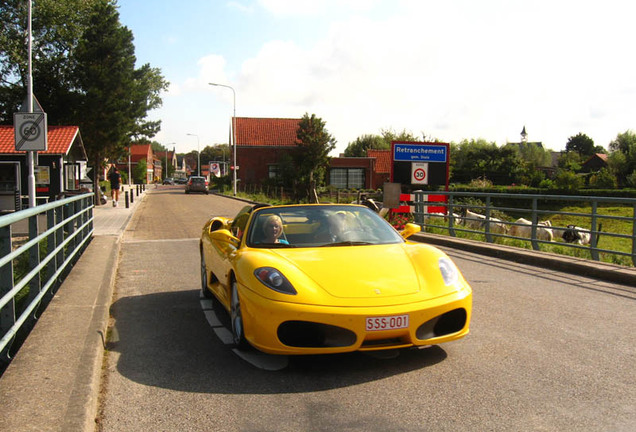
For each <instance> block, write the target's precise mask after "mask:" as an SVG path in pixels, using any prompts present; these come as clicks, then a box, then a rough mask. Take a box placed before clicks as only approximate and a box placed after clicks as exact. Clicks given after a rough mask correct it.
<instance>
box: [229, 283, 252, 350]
mask: <svg viewBox="0 0 636 432" xmlns="http://www.w3.org/2000/svg"><path fill="white" fill-rule="evenodd" d="M230 319H231V320H232V338H233V340H234V346H235V347H236V348H238V349H240V350H245V349H247V348H248V347H249V344H248V343H247V340H246V339H245V332H244V327H243V315H242V314H241V301H240V299H239V296H238V287H237V285H236V281H232V299H231V306H230Z"/></svg>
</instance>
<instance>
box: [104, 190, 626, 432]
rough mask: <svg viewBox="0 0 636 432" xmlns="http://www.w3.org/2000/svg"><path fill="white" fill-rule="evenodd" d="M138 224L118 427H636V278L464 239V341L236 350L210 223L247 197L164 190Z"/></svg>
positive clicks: (120, 324)
mask: <svg viewBox="0 0 636 432" xmlns="http://www.w3.org/2000/svg"><path fill="white" fill-rule="evenodd" d="M149 192H150V193H149V194H148V196H147V198H146V199H145V200H144V201H143V203H141V206H140V207H139V209H138V210H137V211H136V214H135V217H134V218H133V220H132V221H131V224H130V225H129V229H128V230H127V232H126V233H125V234H124V237H123V243H122V247H121V256H120V262H119V268H118V276H117V281H116V287H115V291H116V294H115V299H114V300H113V305H112V308H111V315H112V326H113V327H112V330H111V333H110V342H109V344H108V348H109V352H108V353H107V360H106V363H105V368H104V376H103V389H102V393H101V408H100V415H99V423H98V427H99V429H100V430H102V431H142V430H143V431H145V430H153V431H186V430H187V431H272V432H274V431H277V432H278V431H383V432H385V431H405V432H406V431H457V430H470V431H484V430H489V431H511V430H515V431H537V430H541V431H564V430H577V431H632V430H635V429H636V368H635V365H636V361H635V360H636V355H635V354H636V349H635V346H636V332H635V331H634V329H635V328H636V314H635V308H634V306H635V302H634V300H635V299H636V289H635V288H633V287H627V286H621V285H616V284H611V283H606V282H601V281H597V280H592V279H588V278H584V277H580V276H574V275H570V274H565V273H559V272H555V271H545V270H542V269H540V268H536V267H530V266H525V265H522V264H516V263H511V262H508V261H501V260H497V259H495V258H489V257H483V256H478V255H475V254H472V253H468V252H462V251H458V250H452V249H448V250H447V252H448V253H449V255H451V256H452V257H453V259H454V260H455V261H456V263H457V264H458V266H459V267H460V269H461V270H462V272H463V273H464V276H465V277H466V279H467V280H468V281H469V283H470V284H471V285H472V287H473V290H474V305H473V319H472V322H471V333H470V334H469V335H468V336H467V337H466V338H464V339H463V340H460V341H457V342H452V343H449V344H445V345H441V346H436V347H431V348H428V349H424V350H407V351H402V352H400V355H399V356H397V357H396V358H391V359H379V358H376V357H372V356H368V355H364V354H348V355H334V356H309V357H292V358H290V360H289V365H288V367H287V368H285V369H283V370H281V371H276V372H271V371H263V370H260V369H257V368H255V367H254V366H252V365H250V364H249V363H247V362H245V361H244V360H242V359H240V358H239V357H238V356H236V355H235V354H234V353H233V352H232V351H231V350H229V349H228V347H227V346H226V345H224V344H223V343H222V341H221V340H219V338H217V336H216V335H215V333H214V331H213V330H212V328H211V327H210V325H209V324H208V321H207V320H206V318H205V316H204V312H203V311H202V308H201V304H200V301H199V255H198V249H197V247H198V240H197V239H198V237H199V234H200V229H201V227H202V226H203V224H204V222H205V221H206V220H207V219H208V218H209V217H210V216H211V215H217V214H219V215H227V216H231V215H233V214H235V213H236V212H237V211H238V209H239V208H241V207H242V206H243V205H244V204H243V203H241V202H237V201H234V200H231V199H228V198H222V197H218V196H213V195H209V196H205V195H185V194H184V193H183V189H182V188H179V187H163V188H161V187H160V188H159V189H157V190H151V191H149Z"/></svg>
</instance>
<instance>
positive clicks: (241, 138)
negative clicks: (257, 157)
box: [234, 117, 300, 147]
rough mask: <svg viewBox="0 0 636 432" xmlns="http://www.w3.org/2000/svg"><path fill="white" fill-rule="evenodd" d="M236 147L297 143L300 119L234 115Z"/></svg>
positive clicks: (291, 144) (288, 145) (280, 145)
mask: <svg viewBox="0 0 636 432" xmlns="http://www.w3.org/2000/svg"><path fill="white" fill-rule="evenodd" d="M234 121H235V125H236V145H237V146H238V147H242V146H247V147H292V146H296V145H298V138H297V137H296V132H297V131H298V124H299V123H300V119H281V118H249V117H235V118H234Z"/></svg>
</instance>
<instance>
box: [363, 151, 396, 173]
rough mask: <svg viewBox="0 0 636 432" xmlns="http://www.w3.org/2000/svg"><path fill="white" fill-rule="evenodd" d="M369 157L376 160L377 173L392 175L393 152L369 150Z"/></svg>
mask: <svg viewBox="0 0 636 432" xmlns="http://www.w3.org/2000/svg"><path fill="white" fill-rule="evenodd" d="M367 157H370V158H375V172H376V173H378V174H380V173H382V174H383V173H390V172H391V150H376V149H369V150H367Z"/></svg>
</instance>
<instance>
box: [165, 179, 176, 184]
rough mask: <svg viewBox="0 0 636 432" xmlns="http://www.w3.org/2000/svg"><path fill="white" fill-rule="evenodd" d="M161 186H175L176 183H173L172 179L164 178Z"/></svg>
mask: <svg viewBox="0 0 636 432" xmlns="http://www.w3.org/2000/svg"><path fill="white" fill-rule="evenodd" d="M163 184H165V185H173V184H176V183H175V182H174V179H173V178H172V177H168V178H165V179H164V180H163Z"/></svg>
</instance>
